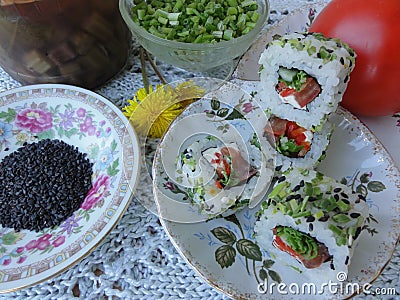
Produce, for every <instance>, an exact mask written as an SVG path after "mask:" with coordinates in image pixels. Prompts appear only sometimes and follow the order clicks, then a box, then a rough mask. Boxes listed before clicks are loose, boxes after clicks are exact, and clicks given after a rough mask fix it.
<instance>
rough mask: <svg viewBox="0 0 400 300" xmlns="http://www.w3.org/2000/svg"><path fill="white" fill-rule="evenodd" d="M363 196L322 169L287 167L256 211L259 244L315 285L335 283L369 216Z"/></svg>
mask: <svg viewBox="0 0 400 300" xmlns="http://www.w3.org/2000/svg"><path fill="white" fill-rule="evenodd" d="M368 211H369V208H368V205H367V204H366V202H365V199H364V198H363V197H362V196H361V195H358V194H355V193H353V192H352V191H351V190H350V189H349V188H348V187H347V186H345V185H343V184H340V183H338V182H336V181H335V180H334V179H332V178H329V177H327V176H324V175H323V174H321V173H319V172H317V171H312V170H305V169H299V168H296V169H292V170H290V172H287V173H286V174H285V175H282V176H281V178H280V179H279V180H278V181H277V182H276V183H275V185H274V187H273V189H272V191H271V193H270V194H269V196H268V199H267V200H265V201H264V202H263V203H262V204H261V207H260V210H259V212H258V213H257V217H258V219H257V221H256V224H255V228H254V232H255V239H256V241H257V243H258V245H259V246H260V247H261V248H262V249H264V250H266V251H268V252H269V253H270V255H271V256H272V257H275V258H276V260H280V261H281V262H282V263H284V264H286V265H289V266H291V267H292V270H293V269H298V270H299V271H300V272H302V273H303V274H305V275H306V276H307V277H308V279H309V281H308V282H312V283H315V284H322V283H327V282H329V280H332V282H337V278H336V276H337V274H338V272H344V273H345V274H347V273H348V267H349V265H350V262H351V258H352V256H353V253H354V249H355V248H356V244H357V242H358V239H359V237H360V233H361V230H362V226H363V224H364V220H365V218H366V217H368Z"/></svg>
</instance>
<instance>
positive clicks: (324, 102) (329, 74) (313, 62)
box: [257, 33, 356, 132]
mask: <svg viewBox="0 0 400 300" xmlns="http://www.w3.org/2000/svg"><path fill="white" fill-rule="evenodd" d="M355 58H356V54H355V52H354V50H353V49H351V48H350V47H349V46H348V45H347V44H345V43H343V42H341V41H340V40H338V39H331V38H325V37H324V36H323V35H322V34H320V33H307V34H300V33H292V34H288V35H284V36H281V37H276V38H275V39H274V40H273V41H271V42H270V43H269V44H268V45H267V47H266V49H265V50H264V52H263V53H262V54H261V57H260V59H259V64H260V65H261V67H260V70H259V75H260V83H259V89H258V90H259V93H258V96H257V97H258V98H259V99H258V100H259V101H261V103H264V105H265V106H266V107H267V109H268V111H269V112H270V113H271V114H273V115H275V116H277V117H279V118H283V119H289V120H292V121H295V122H296V123H297V124H299V125H300V126H301V127H304V128H306V129H310V130H312V131H314V132H315V131H319V130H320V129H321V128H322V125H323V123H324V122H325V120H326V119H327V117H328V115H329V114H330V113H332V112H334V111H335V110H336V109H337V107H338V104H339V102H340V101H341V100H342V96H343V93H344V91H345V90H346V88H347V84H348V82H349V79H350V73H351V71H352V70H353V68H354V66H355Z"/></svg>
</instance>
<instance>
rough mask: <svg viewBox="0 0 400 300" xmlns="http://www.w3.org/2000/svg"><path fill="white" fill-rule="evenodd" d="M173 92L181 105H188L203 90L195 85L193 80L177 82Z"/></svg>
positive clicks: (199, 96) (203, 92)
mask: <svg viewBox="0 0 400 300" xmlns="http://www.w3.org/2000/svg"><path fill="white" fill-rule="evenodd" d="M175 92H176V94H177V98H178V100H179V103H180V104H181V106H182V107H186V106H188V105H189V104H190V103H192V102H194V101H195V100H196V99H199V98H201V97H203V96H204V94H205V90H204V89H202V88H200V87H199V86H197V85H195V84H194V83H193V80H189V81H185V82H182V83H179V84H178V85H177V86H176V88H175Z"/></svg>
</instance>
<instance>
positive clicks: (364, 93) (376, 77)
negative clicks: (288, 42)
mask: <svg viewBox="0 0 400 300" xmlns="http://www.w3.org/2000/svg"><path fill="white" fill-rule="evenodd" d="M310 32H321V33H322V34H324V35H325V36H328V37H336V38H339V39H341V40H342V41H344V42H346V43H347V44H349V45H350V46H351V47H352V48H353V49H354V50H355V51H356V54H357V58H356V65H355V68H354V70H353V72H352V73H351V75H350V82H349V84H348V86H347V90H346V92H345V94H344V96H343V100H342V103H341V104H342V106H344V107H345V108H347V109H348V110H350V111H351V112H353V113H355V114H361V115H369V116H380V115H390V114H393V113H397V112H399V111H400V82H399V80H400V39H399V37H398V35H399V32H400V2H399V0H375V1H372V0H369V1H365V0H332V1H331V2H330V3H329V4H328V5H327V6H326V7H325V8H324V9H323V10H322V11H321V12H320V14H319V15H318V16H317V17H316V18H315V20H314V22H313V24H312V25H311V28H310Z"/></svg>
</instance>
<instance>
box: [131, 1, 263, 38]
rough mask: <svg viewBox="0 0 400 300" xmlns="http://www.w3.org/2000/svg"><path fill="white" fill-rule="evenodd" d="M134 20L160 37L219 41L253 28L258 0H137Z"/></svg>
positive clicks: (256, 16)
mask: <svg viewBox="0 0 400 300" xmlns="http://www.w3.org/2000/svg"><path fill="white" fill-rule="evenodd" d="M134 4H135V6H133V8H132V19H133V21H134V22H135V23H137V24H139V25H140V26H141V27H143V28H144V29H145V30H146V31H148V32H150V33H151V34H153V35H156V36H158V37H160V38H165V39H168V40H176V41H179V42H184V43H216V42H219V41H221V40H231V39H233V38H237V37H239V36H242V35H244V34H246V33H248V32H249V31H251V30H252V29H253V28H254V27H255V25H256V23H257V21H258V19H259V13H258V3H257V1H254V0H228V1H206V0H193V1H186V0H170V1H159V0H135V1H134Z"/></svg>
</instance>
